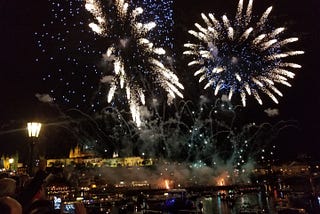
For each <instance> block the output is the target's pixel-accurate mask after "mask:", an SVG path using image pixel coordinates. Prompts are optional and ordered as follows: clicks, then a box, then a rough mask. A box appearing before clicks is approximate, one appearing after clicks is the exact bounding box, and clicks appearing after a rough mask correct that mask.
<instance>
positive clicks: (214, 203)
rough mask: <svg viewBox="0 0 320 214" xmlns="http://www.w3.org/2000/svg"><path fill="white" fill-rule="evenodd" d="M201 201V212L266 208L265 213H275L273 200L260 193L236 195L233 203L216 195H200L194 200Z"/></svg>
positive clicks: (229, 212) (228, 212) (222, 213)
mask: <svg viewBox="0 0 320 214" xmlns="http://www.w3.org/2000/svg"><path fill="white" fill-rule="evenodd" d="M200 201H201V202H202V203H203V212H202V213H203V214H212V213H218V214H236V213H239V211H240V210H241V209H244V208H245V209H251V210H260V211H261V210H263V209H264V210H266V212H267V213H276V211H275V210H274V202H273V200H272V199H270V198H267V197H263V196H262V195H261V193H250V194H243V195H240V196H238V197H237V198H236V199H235V202H234V204H232V203H230V202H228V201H226V200H224V199H221V197H218V196H212V197H201V198H198V199H197V201H196V202H195V203H196V204H197V205H198V204H199V202H200Z"/></svg>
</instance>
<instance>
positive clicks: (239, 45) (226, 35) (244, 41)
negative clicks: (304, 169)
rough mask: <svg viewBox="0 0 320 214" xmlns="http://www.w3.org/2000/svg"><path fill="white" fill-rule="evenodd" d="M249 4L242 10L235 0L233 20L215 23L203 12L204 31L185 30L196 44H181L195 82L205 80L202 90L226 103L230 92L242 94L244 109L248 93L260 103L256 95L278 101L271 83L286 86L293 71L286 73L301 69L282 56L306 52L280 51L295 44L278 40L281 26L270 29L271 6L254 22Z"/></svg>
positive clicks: (215, 20)
mask: <svg viewBox="0 0 320 214" xmlns="http://www.w3.org/2000/svg"><path fill="white" fill-rule="evenodd" d="M252 4H253V0H249V3H248V6H247V9H246V10H245V11H243V10H244V8H243V0H239V4H238V8H237V13H236V16H235V19H234V20H229V19H228V18H227V16H226V15H224V16H222V21H219V20H218V19H216V18H215V17H214V15H213V14H212V13H209V14H208V15H205V14H203V13H202V14H201V16H202V19H203V20H204V22H205V23H206V27H202V26H201V25H200V24H198V23H195V27H196V28H197V29H198V31H194V30H190V31H189V33H190V34H191V35H193V36H194V37H195V38H197V39H198V41H199V42H198V43H197V44H192V43H187V44H185V45H184V46H185V48H187V50H186V51H185V52H184V54H185V55H191V56H193V57H194V58H193V61H191V62H189V63H188V66H197V67H198V68H199V69H198V70H196V71H195V72H194V76H200V77H199V82H202V81H203V80H207V84H206V85H205V87H204V88H205V89H206V88H208V87H212V88H213V90H214V94H215V95H218V94H219V93H226V94H228V98H229V100H231V98H232V96H233V95H234V94H240V97H241V100H242V105H243V106H245V105H246V97H247V95H249V96H250V95H253V96H254V98H255V99H256V100H257V101H258V103H259V104H260V105H262V100H261V98H260V95H259V92H263V93H264V94H266V95H268V96H269V97H270V98H271V99H272V100H273V101H274V102H275V103H278V100H277V98H276V95H278V96H282V93H281V92H280V90H279V89H278V88H276V87H275V84H282V85H286V86H289V87H290V86H291V85H290V83H289V82H288V79H292V78H294V76H295V73H294V72H292V71H289V70H290V69H296V68H301V66H300V65H299V64H295V63H291V62H287V61H285V58H286V57H289V56H294V55H299V54H303V53H304V52H303V51H285V50H283V49H284V47H285V46H286V45H287V44H289V43H293V42H296V41H297V40H298V38H295V37H292V38H286V39H280V35H281V33H283V31H284V30H285V28H283V27H280V28H276V29H273V30H268V28H269V26H268V25H267V20H268V16H269V14H270V12H271V10H272V7H269V8H268V9H267V10H266V11H265V12H264V13H263V15H262V16H261V18H260V19H259V21H258V22H256V23H253V22H252V21H251V19H252Z"/></svg>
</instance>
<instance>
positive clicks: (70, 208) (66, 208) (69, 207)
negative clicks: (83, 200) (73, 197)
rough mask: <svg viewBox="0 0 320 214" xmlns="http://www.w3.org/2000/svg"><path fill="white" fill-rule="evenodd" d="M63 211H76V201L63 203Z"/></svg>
mask: <svg viewBox="0 0 320 214" xmlns="http://www.w3.org/2000/svg"><path fill="white" fill-rule="evenodd" d="M63 213H75V206H74V202H65V203H64V204H63Z"/></svg>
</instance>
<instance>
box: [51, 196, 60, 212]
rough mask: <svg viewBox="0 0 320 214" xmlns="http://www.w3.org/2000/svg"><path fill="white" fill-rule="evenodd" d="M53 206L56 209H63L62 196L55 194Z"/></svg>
mask: <svg viewBox="0 0 320 214" xmlns="http://www.w3.org/2000/svg"><path fill="white" fill-rule="evenodd" d="M53 206H54V209H55V210H60V209H61V198H59V197H56V196H54V197H53Z"/></svg>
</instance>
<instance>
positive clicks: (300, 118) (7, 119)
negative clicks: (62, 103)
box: [0, 0, 320, 157]
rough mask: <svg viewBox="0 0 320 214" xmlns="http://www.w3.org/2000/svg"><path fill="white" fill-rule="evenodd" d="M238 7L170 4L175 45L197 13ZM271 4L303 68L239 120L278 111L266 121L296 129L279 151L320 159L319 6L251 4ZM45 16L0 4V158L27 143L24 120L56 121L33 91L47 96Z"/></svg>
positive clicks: (25, 4)
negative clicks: (38, 35) (38, 40)
mask: <svg viewBox="0 0 320 214" xmlns="http://www.w3.org/2000/svg"><path fill="white" fill-rule="evenodd" d="M237 3H238V2H237V1H231V0H227V1H222V0H199V1H193V0H192V1H185V0H183V1H182V0H178V1H175V3H174V17H175V28H174V35H175V44H174V45H175V46H176V47H182V45H183V43H185V42H187V41H188V40H189V39H190V35H188V33H187V30H189V29H190V28H193V27H192V26H193V23H194V22H201V19H200V12H205V13H207V12H214V13H215V14H216V15H217V16H216V17H220V16H222V15H223V14H224V13H226V14H227V15H228V17H233V16H234V12H235V8H236V5H237ZM270 5H272V6H274V7H273V11H272V13H271V15H270V17H271V18H272V21H273V22H274V23H276V26H278V27H280V26H283V25H284V26H287V27H288V29H287V33H291V35H294V36H298V37H299V38H300V40H299V42H298V43H296V45H295V47H297V48H295V49H296V50H299V49H301V50H303V51H305V54H304V55H302V56H299V57H297V58H296V59H297V60H295V61H294V62H296V63H298V64H301V65H302V69H299V70H298V71H297V72H296V77H295V79H293V80H292V81H291V83H292V87H291V88H283V89H282V90H281V91H282V92H283V94H284V97H282V98H280V100H279V104H278V105H276V104H273V103H271V102H266V104H265V105H264V106H259V105H257V104H253V103H252V105H250V104H251V102H249V103H248V104H249V107H248V108H247V110H245V111H247V112H250V114H245V116H244V117H246V118H245V119H246V120H252V121H255V120H263V118H264V117H263V116H261V115H264V114H265V113H264V112H263V111H264V110H265V109H267V108H277V109H279V112H280V114H279V115H278V116H276V117H274V118H269V120H270V121H272V122H275V121H280V120H295V121H297V123H298V124H299V125H298V128H296V129H288V130H285V131H283V132H282V133H281V134H280V136H279V139H278V140H277V144H279V147H280V148H281V150H282V151H283V153H284V154H286V155H288V154H292V155H291V156H294V155H296V154H297V153H299V152H300V153H310V154H312V155H315V156H318V157H319V156H320V151H319V150H318V148H320V146H319V144H320V133H319V132H320V125H319V119H320V93H319V92H320V84H319V78H320V71H319V69H318V61H319V54H318V52H319V50H320V46H319V43H320V42H319V41H320V24H319V22H318V21H317V20H318V18H319V16H320V3H319V1H318V0H307V1H298V0H274V1H270V0H268V1H259V0H256V1H255V2H254V7H253V13H254V14H256V15H261V14H262V12H263V11H264V10H265V9H266V8H267V7H268V6H270ZM48 12H49V7H48V3H47V2H46V1H44V0H32V1H19V0H1V1H0V54H1V57H0V69H1V73H0V74H1V76H0V97H1V103H0V154H2V153H3V152H5V151H6V152H9V153H12V152H14V151H15V150H16V149H17V148H18V147H21V145H25V143H24V141H25V140H26V139H25V138H24V137H21V136H23V135H24V134H26V133H25V130H23V128H24V126H25V124H26V122H27V121H28V120H31V119H34V118H39V119H41V120H42V121H46V122H48V123H50V122H56V121H57V120H56V119H57V118H55V116H56V114H57V112H56V110H54V109H53V108H52V107H50V106H49V105H47V104H44V103H40V102H39V101H38V100H37V98H36V97H35V94H36V93H46V91H44V89H45V88H46V87H45V84H44V82H43V81H42V80H41V79H42V75H43V70H42V69H43V68H44V67H45V66H44V65H41V63H40V65H39V63H36V62H35V58H36V55H37V54H38V52H39V50H38V49H37V47H36V44H35V36H34V32H36V31H38V30H39V29H41V25H42V24H43V23H46V22H47V21H48V20H47V18H48ZM278 22H279V23H278ZM288 35H290V34H288ZM177 50H181V49H179V48H177ZM177 57H178V58H179V57H181V53H177ZM177 61H179V60H177ZM179 72H183V71H179ZM188 75H189V74H187V75H186V74H185V73H183V74H182V76H183V77H184V78H185V79H183V80H182V81H185V82H188V81H190V78H191V77H188ZM190 76H192V72H191V73H190ZM192 81H193V80H192ZM195 81H196V80H195ZM186 88H187V87H186ZM184 93H185V97H186V99H193V98H194V97H195V96H197V94H195V91H194V90H193V89H188V88H187V89H186V90H185V92H184ZM198 96H199V94H198ZM248 117H249V118H248ZM21 129H22V130H21ZM18 136H19V137H18ZM47 136H49V134H47ZM9 145H10V146H9ZM57 145H59V144H57ZM289 156H290V155H289Z"/></svg>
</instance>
